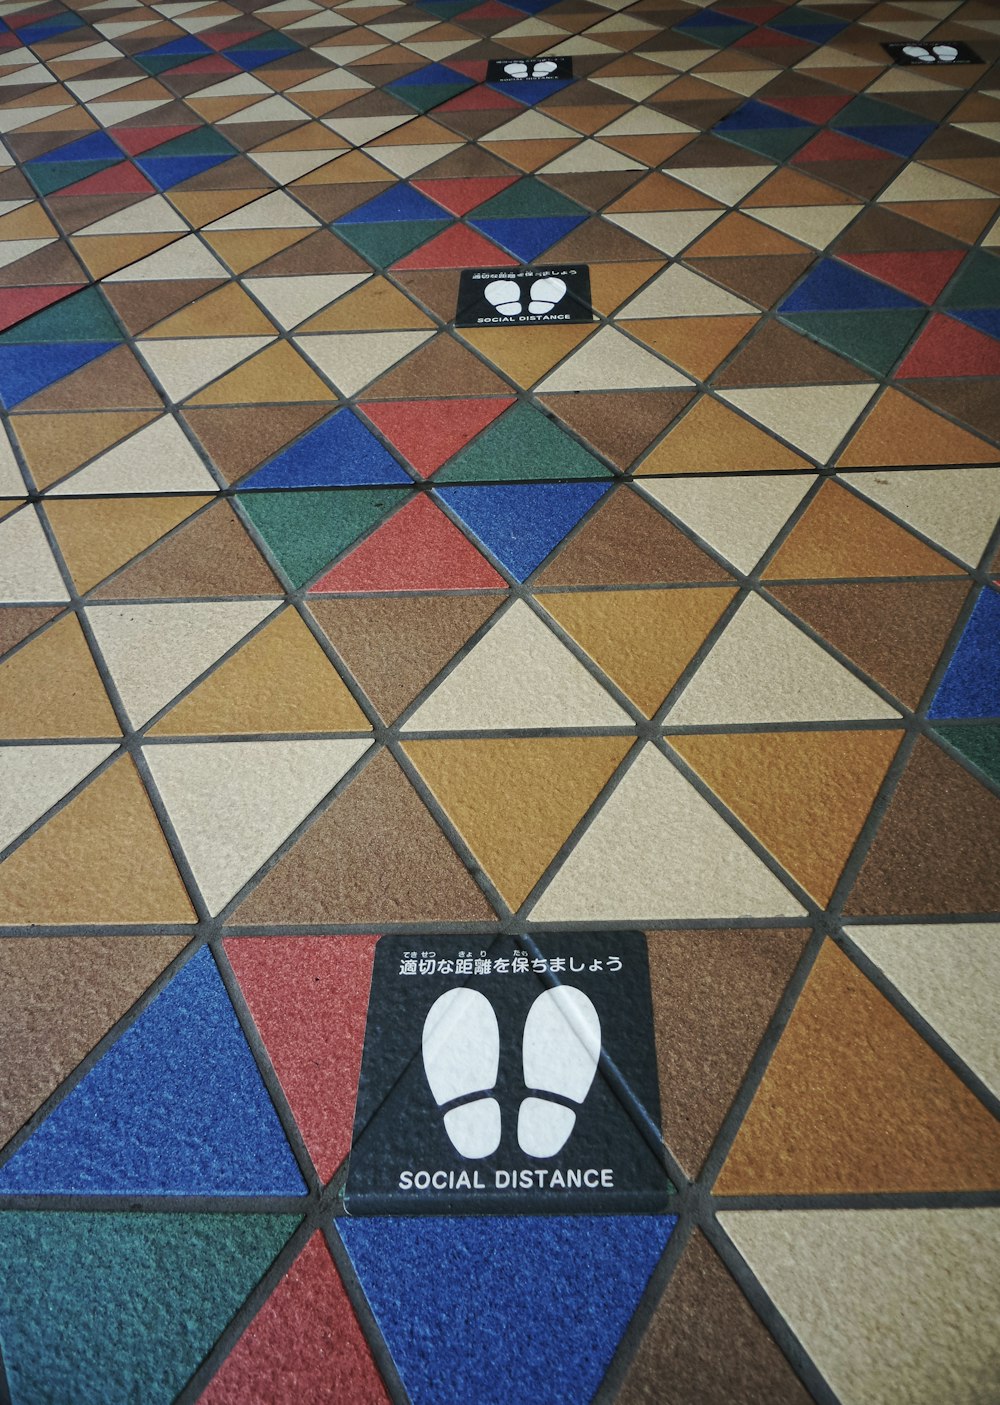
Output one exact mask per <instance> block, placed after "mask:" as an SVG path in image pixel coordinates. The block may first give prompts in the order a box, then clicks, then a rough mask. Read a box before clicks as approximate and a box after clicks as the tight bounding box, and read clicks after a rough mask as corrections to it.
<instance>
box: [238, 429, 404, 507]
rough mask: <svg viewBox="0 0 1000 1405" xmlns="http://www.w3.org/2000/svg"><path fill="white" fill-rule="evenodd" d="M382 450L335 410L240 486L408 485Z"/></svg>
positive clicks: (389, 457) (366, 431)
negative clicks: (334, 412)
mask: <svg viewBox="0 0 1000 1405" xmlns="http://www.w3.org/2000/svg"><path fill="white" fill-rule="evenodd" d="M410 482H412V479H411V478H409V477H408V475H407V474H405V473H404V472H403V470H402V469H401V468H400V466H399V464H398V463H397V462H396V460H395V459H394V458H393V457H392V455H391V454H390V453H389V451H388V449H386V448H384V447H383V445H382V444H380V443H379V441H378V440H377V439H376V438H375V436H374V434H372V433H371V431H370V430H369V429H366V428H365V426H364V425H363V424H362V423H361V421H360V420H359V419H358V417H357V416H356V415H355V414H354V413H353V411H351V410H338V411H337V413H336V414H335V415H332V416H331V417H330V418H329V419H328V420H324V421H323V423H322V424H321V425H318V426H317V427H316V428H315V429H313V430H311V431H310V432H309V433H308V434H307V435H305V437H304V438H302V439H300V440H299V441H298V443H297V444H293V445H292V447H291V448H290V449H285V450H284V451H283V452H282V453H280V454H278V455H277V457H276V458H273V459H272V460H271V461H270V463H267V464H265V465H264V467H263V468H261V469H259V470H258V471H257V472H256V473H255V474H254V475H253V476H252V477H251V478H248V479H246V480H245V481H244V482H243V483H241V484H240V488H241V489H243V488H329V487H338V488H345V487H358V486H360V485H362V484H378V483H410Z"/></svg>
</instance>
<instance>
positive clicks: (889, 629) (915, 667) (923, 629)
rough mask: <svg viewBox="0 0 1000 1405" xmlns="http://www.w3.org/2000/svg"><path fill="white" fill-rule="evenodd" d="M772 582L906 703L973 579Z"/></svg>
mask: <svg viewBox="0 0 1000 1405" xmlns="http://www.w3.org/2000/svg"><path fill="white" fill-rule="evenodd" d="M769 589H770V592H771V594H772V595H773V596H774V597H775V599H776V600H779V601H780V602H781V603H782V604H783V605H785V606H787V608H788V609H789V610H791V611H792V612H793V613H794V614H796V615H798V617H799V619H802V620H805V622H806V624H808V625H809V626H810V627H811V628H812V629H814V630H815V631H816V633H817V634H820V635H822V637H823V638H824V639H825V640H826V641H827V642H828V643H830V644H832V645H833V647H834V648H835V649H839V650H840V652H841V653H842V654H846V655H847V657H848V658H849V659H850V660H851V662H852V663H854V664H856V665H857V667H858V668H860V669H862V670H863V671H864V672H865V673H867V674H869V675H870V677H872V678H874V679H875V681H876V682H878V683H881V684H882V687H883V688H886V689H888V691H889V692H890V693H894V694H895V695H896V697H898V698H900V699H902V701H903V702H904V703H906V706H907V707H916V706H917V705H918V703H919V702H920V699H921V697H922V696H923V693H924V690H925V689H926V687H927V684H928V681H929V680H930V676H931V673H932V672H933V670H934V667H935V665H936V664H937V661H938V659H939V658H940V657H941V651H942V649H943V648H944V646H945V644H946V643H947V641H948V637H949V635H950V634H951V631H952V629H953V628H954V625H955V621H956V619H957V618H958V612H959V610H960V609H961V607H962V602H963V601H964V599H965V597H966V595H967V593H968V589H969V586H968V583H967V582H966V581H919V582H910V581H871V582H868V581H863V582H842V583H830V584H824V585H773V586H770V587H769Z"/></svg>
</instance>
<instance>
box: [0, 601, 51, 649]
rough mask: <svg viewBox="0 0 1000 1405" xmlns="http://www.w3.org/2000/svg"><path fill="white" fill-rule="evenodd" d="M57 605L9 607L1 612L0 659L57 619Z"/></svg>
mask: <svg viewBox="0 0 1000 1405" xmlns="http://www.w3.org/2000/svg"><path fill="white" fill-rule="evenodd" d="M58 613H59V607H58V606H57V605H7V606H5V607H4V608H3V609H2V610H0V657H2V656H3V655H4V654H7V653H9V652H10V650H11V649H13V648H16V646H17V645H18V644H23V643H24V641H25V640H26V639H27V638H28V636H29V635H31V634H34V633H35V631H36V630H38V629H41V627H42V625H43V624H48V622H49V620H52V619H55V617H56V615H58Z"/></svg>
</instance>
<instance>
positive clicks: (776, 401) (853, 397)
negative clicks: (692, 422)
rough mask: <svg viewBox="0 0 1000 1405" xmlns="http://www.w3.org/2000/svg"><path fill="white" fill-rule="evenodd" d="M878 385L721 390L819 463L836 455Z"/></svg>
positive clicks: (731, 401)
mask: <svg viewBox="0 0 1000 1405" xmlns="http://www.w3.org/2000/svg"><path fill="white" fill-rule="evenodd" d="M876 389H877V387H876V386H875V385H871V384H868V385H865V384H862V385H828V386H787V385H786V386H782V387H781V388H780V389H774V390H772V389H768V388H763V387H762V388H760V389H754V390H727V391H722V392H721V394H722V397H723V399H724V400H726V401H728V402H729V404H731V405H735V406H736V408H737V409H738V410H742V411H743V413H744V414H745V415H749V416H750V417H751V418H752V419H755V420H757V421H758V423H759V424H762V425H764V427H765V428H766V429H769V430H771V431H772V433H774V434H779V435H781V437H782V438H783V439H787V440H788V442H789V443H790V444H792V445H794V447H795V448H796V449H800V450H801V451H802V452H803V453H804V454H809V455H810V456H811V457H812V458H814V459H816V460H817V461H818V462H819V463H821V464H822V463H825V462H826V461H827V460H828V459H829V458H830V456H831V455H832V454H833V452H834V450H835V449H836V448H837V445H838V444H839V443H840V442H841V440H842V439H843V438H844V436H845V435H846V434H847V432H848V431H849V430H850V428H851V426H852V425H853V424H854V423H855V421H856V420H857V418H858V416H859V415H860V414H861V413H862V411H863V410H864V409H865V407H866V405H867V404H868V402H869V401H870V400H871V398H872V396H873V395H874V394H875V391H876Z"/></svg>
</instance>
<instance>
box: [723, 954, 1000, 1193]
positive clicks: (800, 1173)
mask: <svg viewBox="0 0 1000 1405" xmlns="http://www.w3.org/2000/svg"><path fill="white" fill-rule="evenodd" d="M928 1146H933V1147H934V1148H935V1154H934V1156H933V1157H929V1156H928V1155H927V1148H928ZM998 1165H1000V1129H998V1128H997V1126H996V1123H995V1121H994V1119H993V1118H992V1117H991V1116H990V1114H989V1113H988V1112H987V1110H986V1108H985V1107H983V1105H982V1104H981V1103H980V1102H979V1101H978V1100H977V1099H976V1098H975V1097H974V1095H973V1094H972V1093H970V1092H969V1090H968V1089H967V1088H966V1087H965V1085H964V1084H963V1083H962V1082H961V1081H960V1080H959V1078H958V1077H957V1076H956V1075H955V1074H954V1073H953V1072H952V1071H951V1069H950V1068H948V1066H947V1065H946V1064H945V1063H944V1062H943V1061H942V1060H941V1059H940V1058H939V1057H938V1055H937V1054H936V1053H935V1052H934V1051H933V1050H932V1049H931V1048H930V1046H929V1045H928V1044H925V1043H924V1041H923V1039H922V1038H921V1037H920V1035H919V1034H918V1033H917V1032H916V1030H915V1029H913V1028H912V1027H911V1026H910V1025H909V1024H907V1022H906V1020H904V1018H903V1016H902V1015H901V1014H899V1013H898V1011H896V1010H895V1009H894V1008H893V1007H892V1005H890V1004H889V1002H888V1000H887V999H886V998H885V996H884V995H882V994H880V992H879V991H878V990H876V988H875V987H874V986H873V985H872V984H871V983H870V982H869V981H868V980H867V979H866V978H865V977H864V976H863V975H862V974H861V972H860V971H859V970H858V969H857V967H856V966H854V965H852V964H851V962H850V961H849V960H848V958H847V957H846V956H845V955H844V954H843V952H841V951H840V950H839V949H838V948H837V947H836V946H834V945H833V943H832V942H829V941H828V942H827V943H826V944H825V946H824V947H823V949H822V951H821V952H820V954H819V957H818V958H817V961H816V964H815V966H814V967H813V969H812V971H811V973H810V976H809V980H808V981H807V983H806V986H805V989H804V990H803V992H802V995H801V996H800V997H799V1000H798V1003H797V1004H796V1006H795V1009H794V1010H793V1011H792V1016H791V1019H790V1020H789V1022H788V1025H787V1026H786V1028H785V1032H784V1034H783V1035H782V1037H781V1042H780V1043H779V1045H778V1047H777V1049H776V1050H775V1052H774V1054H773V1055H772V1057H771V1062H770V1064H769V1065H768V1068H767V1072H766V1073H765V1075H764V1079H763V1082H762V1083H761V1085H760V1087H759V1088H758V1089H757V1093H756V1095H755V1096H754V1100H753V1102H752V1103H751V1104H750V1109H749V1111H748V1112H747V1114H746V1117H745V1118H744V1119H743V1124H742V1126H741V1127H740V1130H739V1133H738V1134H737V1137H736V1141H735V1142H734V1143H733V1147H732V1150H731V1151H730V1153H729V1156H728V1158H727V1160H726V1163H725V1165H724V1166H723V1168H722V1171H721V1173H720V1175H719V1179H718V1180H717V1181H716V1184H715V1190H716V1193H717V1194H719V1195H746V1194H752V1195H761V1194H763V1195H788V1194H791V1195H822V1194H852V1193H854V1194H856V1193H858V1192H859V1191H866V1192H869V1193H871V1192H873V1191H875V1192H878V1191H882V1192H888V1191H897V1192H898V1191H924V1192H927V1191H935V1190H980V1189H985V1188H986V1187H987V1186H989V1185H992V1184H994V1182H995V1180H996V1175H997V1167H998Z"/></svg>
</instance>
